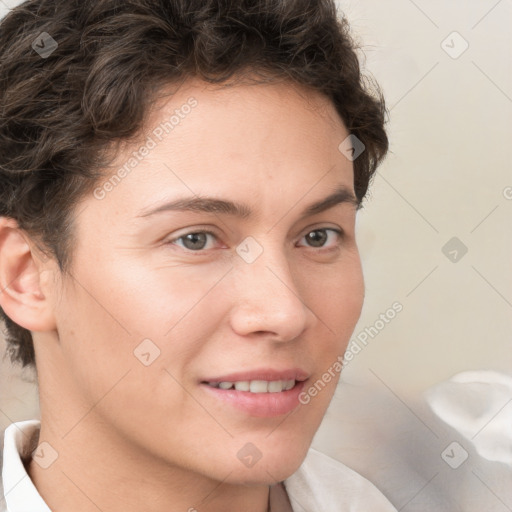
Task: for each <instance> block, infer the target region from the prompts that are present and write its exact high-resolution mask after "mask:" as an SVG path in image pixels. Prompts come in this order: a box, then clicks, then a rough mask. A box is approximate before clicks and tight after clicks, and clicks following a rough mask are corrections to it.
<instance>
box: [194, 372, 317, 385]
mask: <svg viewBox="0 0 512 512" xmlns="http://www.w3.org/2000/svg"><path fill="white" fill-rule="evenodd" d="M308 377H309V373H308V372H306V370H303V369H302V368H288V369H284V370H275V369H271V368H262V369H256V370H250V371H245V372H235V373H230V374H226V375H220V376H215V377H208V378H206V379H203V380H202V382H203V383H208V384H214V385H215V384H219V383H221V382H247V381H248V382H251V381H266V382H276V381H290V380H295V381H298V382H302V381H304V380H306V379H307V378H308Z"/></svg>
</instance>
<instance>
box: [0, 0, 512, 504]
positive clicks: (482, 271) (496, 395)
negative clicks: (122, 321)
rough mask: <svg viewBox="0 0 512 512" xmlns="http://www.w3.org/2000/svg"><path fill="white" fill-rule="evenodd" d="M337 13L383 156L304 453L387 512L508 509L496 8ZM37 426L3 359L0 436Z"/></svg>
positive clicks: (503, 46)
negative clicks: (339, 340) (374, 107)
mask: <svg viewBox="0 0 512 512" xmlns="http://www.w3.org/2000/svg"><path fill="white" fill-rule="evenodd" d="M18 3H20V2H17V1H16V2H14V1H13V2H10V1H9V0H0V16H3V15H5V13H6V12H7V11H8V9H9V8H12V7H14V6H15V5H17V4H18ZM338 6H339V9H340V13H341V12H342V13H344V14H345V15H346V16H347V17H348V19H349V21H350V23H351V27H352V31H353V34H354V36H355V37H356V39H357V40H358V41H359V42H360V45H361V62H362V65H363V67H364V69H365V71H366V72H367V73H369V74H371V75H372V76H373V77H374V78H375V79H376V80H377V82H378V83H379V84H380V86H381V88H382V90H383V92H384V95H385V97H386V100H387V106H388V110H389V119H390V121H389V124H388V133H389V137H390V143H391V146H390V154H389V155H388V157H387V159H386V161H385V162H384V164H383V165H382V166H381V167H380V168H379V171H378V173H377V175H376V177H375V179H374V182H373V185H372V187H371V190H370V193H369V197H368V199H367V201H366V203H365V206H364V208H363V209H362V210H361V211H360V212H359V214H358V237H359V247H360V251H361V257H362V261H363V268H364V274H365V281H366V299H365V306H364V309H363V313H362V316H361V319H360V321H359V323H358V326H357V327H356V330H355V332H354V335H353V337H352V341H351V344H350V345H349V350H350V352H351V353H352V354H353V356H352V359H351V360H350V362H349V364H348V365H347V366H346V367H345V369H344V370H343V372H342V376H341V381H340V384H339V388H338V391H337V393H336V395H335V398H334V399H333V401H332V403H331V406H330V408H329V410H328V413H327V415H326V418H325V420H324V422H323V424H322V426H321V428H320V430H319V431H318V433H317V435H316V437H315V440H314V443H313V446H314V447H316V448H317V449H319V450H321V451H323V452H325V453H327V454H328V455H330V456H332V457H334V458H336V459H338V460H340V461H342V462H344V463H345V464H347V465H348V466H350V467H352V468H353V469H355V470H356V471H358V472H359V473H361V474H363V475H364V476H366V477H367V478H368V479H370V480H371V481H372V482H374V483H375V485H377V487H379V489H381V490H382V491H383V492H384V494H385V495H386V496H387V497H388V498H389V499H390V501H392V503H393V504H394V505H395V506H396V508H397V509H398V510H400V511H405V512H412V511H427V510H436V511H446V512H453V511H458V510H460V511H471V512H473V511H475V512H476V511H478V512H481V511H482V510H485V511H486V512H490V511H496V512H506V511H507V510H508V511H512V485H510V483H511V482H512V272H511V261H512V259H511V258H512V222H511V221H512V168H511V167H512V166H511V159H510V154H509V152H508V151H509V149H510V146H511V143H512V35H511V30H510V27H511V26H512V25H511V24H512V1H511V0H500V1H497V0H474V1H473V0H465V1H462V0H452V1H451V2H445V1H442V0H429V1H426V0H415V1H413V0H386V1H382V0H357V1H355V0H343V1H342V0H340V1H338ZM393 305H394V308H393ZM398 310H400V311H398ZM0 349H1V350H2V353H3V351H4V346H3V340H1V339H0ZM37 416H38V405H37V389H36V387H35V383H34V376H33V375H32V374H31V373H30V372H27V371H21V370H19V368H12V367H11V366H10V364H9V362H8V360H7V359H4V360H3V361H2V362H1V364H0V429H2V430H3V429H4V428H5V427H6V426H7V425H9V424H10V423H11V422H12V421H18V420H22V419H29V418H34V417H37Z"/></svg>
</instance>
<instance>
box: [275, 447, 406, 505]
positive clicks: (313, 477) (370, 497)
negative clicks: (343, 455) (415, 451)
mask: <svg viewBox="0 0 512 512" xmlns="http://www.w3.org/2000/svg"><path fill="white" fill-rule="evenodd" d="M284 485H285V487H286V491H287V493H288V496H289V498H290V502H291V504H292V507H293V508H294V510H301V511H302V510H307V511H314V510H326V511H330V510H336V511H339V512H341V511H343V512H356V511H360V510H372V511H373V512H396V509H395V508H394V507H393V505H392V504H391V503H390V502H389V501H388V499H387V498H386V497H385V496H384V495H383V494H382V493H381V492H380V491H379V490H378V489H377V488H376V487H375V486H374V485H373V484H372V483H371V482H369V481H368V480H367V479H366V478H364V477H363V476H362V475H360V474H359V473H356V472H355V471H354V470H352V469H350V468H348V467H347V466H345V465H344V464H342V463H341V462H339V461H337V460H335V459H333V458H332V457H329V456H328V455H325V454H324V453H322V452H319V451H318V450H315V449H314V448H310V449H309V451H308V453H307V455H306V458H305V459H304V461H303V463H302V465H301V466H300V467H299V469H298V470H297V471H296V472H295V473H294V474H293V475H291V476H290V477H289V478H287V479H286V480H285V481H284ZM340 507H342V508H340Z"/></svg>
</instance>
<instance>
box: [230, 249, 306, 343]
mask: <svg viewBox="0 0 512 512" xmlns="http://www.w3.org/2000/svg"><path fill="white" fill-rule="evenodd" d="M275 252H277V251H274V253H273V254H270V249H269V248H267V249H265V250H264V251H263V253H262V254H261V255H260V256H259V258H258V259H257V260H256V261H254V262H252V263H246V262H245V261H243V260H239V261H237V263H236V265H235V268H234V272H233V275H232V283H233V307H232V311H231V317H230V318H231V326H232V328H233V330H234V331H235V332H236V333H237V334H239V335H240V336H249V335H256V334H257V335H258V336H266V337H268V338H270V339H272V340H273V341H279V342H286V341H290V340H293V339H295V338H297V337H298V336H300V335H301V334H302V332H303V331H304V330H305V329H306V328H307V327H308V326H310V325H312V323H313V322H314V321H315V318H316V317H315V315H314V313H313V312H312V310H311V309H310V308H309V307H308V305H307V304H306V303H305V302H304V298H303V297H302V296H301V295H300V290H299V289H298V288H297V284H296V282H295V280H294V279H293V272H292V271H293V269H290V264H289V262H288V261H287V259H286V257H285V256H284V255H282V253H279V254H277V255H275Z"/></svg>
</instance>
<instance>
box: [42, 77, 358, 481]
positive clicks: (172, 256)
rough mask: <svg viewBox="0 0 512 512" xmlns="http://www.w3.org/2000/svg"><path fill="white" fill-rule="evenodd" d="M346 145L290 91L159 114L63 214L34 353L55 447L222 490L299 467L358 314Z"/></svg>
mask: <svg viewBox="0 0 512 512" xmlns="http://www.w3.org/2000/svg"><path fill="white" fill-rule="evenodd" d="M187 105H188V106H187ZM166 123H167V124H166ZM347 136H348V132H347V130H346V128H345V127H344V125H343V122H342V120H341V119H340V117H339V116H338V115H337V113H336V111H335V109H334V107H333V106H332V105H331V104H330V103H329V102H328V101H327V100H326V99H324V98H323V97H321V96H318V95H316V94H315V93H312V92H308V91H306V90H303V89H299V88H297V87H296V86H292V85H290V84H284V83H280V84H272V85H257V86H254V85H253V86H249V85H237V86H235V87H229V88H224V89H222V88H219V87H214V86H211V85H205V84H204V83H201V82H193V81H192V82H188V83H187V84H185V85H183V86H182V87H181V88H180V89H179V90H178V91H177V92H176V93H175V94H174V95H173V96H170V97H168V98H167V99H165V100H164V99H161V100H159V102H158V104H157V105H156V108H155V109H154V110H153V111H152V112H151V115H150V117H149V119H148V122H147V124H146V132H145V133H144V135H143V137H142V138H141V141H140V143H137V144H135V145H133V146H131V147H128V146H126V147H124V148H123V149H122V151H121V152H120V153H119V154H118V157H117V160H116V162H115V164H114V165H113V166H112V169H110V170H109V171H105V179H104V180H103V181H102V182H101V183H99V184H98V188H96V189H95V191H94V193H93V194H91V195H88V196H86V197H85V198H84V200H83V201H82V202H81V203H80V204H79V205H77V209H76V221H75V233H76V245H75V247H74V251H73V258H72V259H73V262H72V267H71V269H70V275H67V274H63V275H62V276H60V281H59V283H58V293H55V300H54V306H53V307H54V315H55V321H56V326H57V331H58V338H57V337H56V338H55V339H54V340H52V341H51V342H49V343H47V344H46V345H45V347H44V349H40V348H39V346H38V352H39V353H38V365H39V367H40V370H39V379H40V383H41V384H40V385H41V389H43V388H45V386H46V389H47V393H46V392H45V393H46V394H45V396H46V397H47V398H43V397H42V407H43V406H44V408H45V410H46V411H51V409H52V408H53V409H54V410H55V411H57V410H58V417H59V426H58V428H60V429H61V432H64V431H66V432H67V431H70V429H72V430H71V431H70V433H69V436H68V437H67V439H69V440H70V441H71V440H72V439H73V436H78V435H79V432H80V431H81V429H83V431H87V432H89V433H90V435H91V437H92V436H93V435H94V434H95V433H96V434H97V435H98V436H99V437H101V436H103V438H105V439H106V438H107V437H108V438H109V439H110V440H111V441H112V442H117V443H119V444H121V443H123V446H125V447H126V449H127V450H131V451H132V452H133V453H137V454H138V455H140V456H142V454H145V455H147V456H148V457H149V458H153V459H154V460H158V461H159V462H160V463H162V464H166V465H168V466H169V467H175V468H181V469H182V470H187V471H191V472H194V473H197V474H201V475H203V476H207V477H210V478H214V479H216V480H223V479H225V478H226V475H228V474H229V477H228V478H227V480H228V481H231V482H233V483H234V482H244V483H246V482H255V483H269V482H271V481H275V480H282V479H284V478H287V477H288V476H289V475H290V474H292V473H293V472H294V471H295V470H296V469H297V468H298V466H299V465H300V464H301V462H302V460H303V458H304V457H305V455H306V452H307V449H308V448H309V446H310V443H311V441H312V438H313V435H314V433H315V432H316V430H317V429H318V427H319V425H320V422H321V420H322V417H323V416H324V413H325V412H326V409H327V406H328V404H329V402H330V400H331V398H332V396H333V393H334V390H335V387H336V383H337V381H338V378H339V369H338V371H337V370H336V369H334V368H336V365H335V363H336V361H337V360H338V358H339V356H341V355H342V354H343V352H344V350H345V348H346V345H347V343H348V340H349V338H350V336H351V334H352V331H353V329H354V327H355V324H356V321H357V320H358V318H359V314H360V311H361V307H362V301H363V279H362V272H361V266H360V258H359V254H358V250H357V246H356V240H355V232H354V230H355V217H356V201H355V196H354V188H353V181H354V180H353V167H352V162H351V161H349V160H348V159H347V158H346V157H345V156H344V155H343V154H342V153H340V151H339V150H338V146H339V145H340V143H341V142H342V141H343V140H344V139H346V137H347ZM125 164H126V165H125ZM123 166H124V167H123ZM122 168H124V171H122V170H120V169H122ZM327 198H330V199H331V200H329V201H328V202H327V203H326V202H325V200H326V199H327ZM178 201H179V202H178ZM220 201H222V202H220ZM313 205H316V207H315V208H313V207H312V206H313ZM322 205H323V207H322ZM235 206H236V207H235ZM50 361H52V362H51V363H50ZM46 363H47V364H46ZM57 368H58V371H57ZM329 369H330V370H331V371H330V374H329V375H328V376H327V377H326V372H328V371H329ZM333 369H334V371H333ZM278 381H279V382H278ZM45 382H52V386H53V387H52V386H50V385H49V384H45ZM269 382H271V384H269ZM318 382H320V384H318ZM220 383H222V384H220ZM315 383H317V385H316V389H317V392H316V393H315V392H313V395H315V396H311V394H310V393H308V390H310V389H311V388H312V386H314V385H315ZM233 385H234V387H233ZM52 389H55V397H54V401H55V403H53V402H52V399H50V398H48V395H51V393H52ZM264 391H266V392H264ZM57 393H58V396H59V398H58V399H57V398H56V396H57ZM301 393H302V394H301ZM305 393H307V397H308V399H307V400H306V399H305V398H304V397H305V396H306V395H305ZM300 397H302V400H300V399H299V398H300ZM57 402H58V403H57ZM305 402H307V403H305ZM64 404H66V407H64ZM91 408H92V409H91ZM87 411H89V412H88V413H87V415H86V416H85V417H84V414H85V412H87ZM48 415H50V414H49V413H48ZM43 418H44V416H43ZM100 432H101V436H100ZM258 459H259V460H258ZM255 461H256V462H255Z"/></svg>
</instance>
